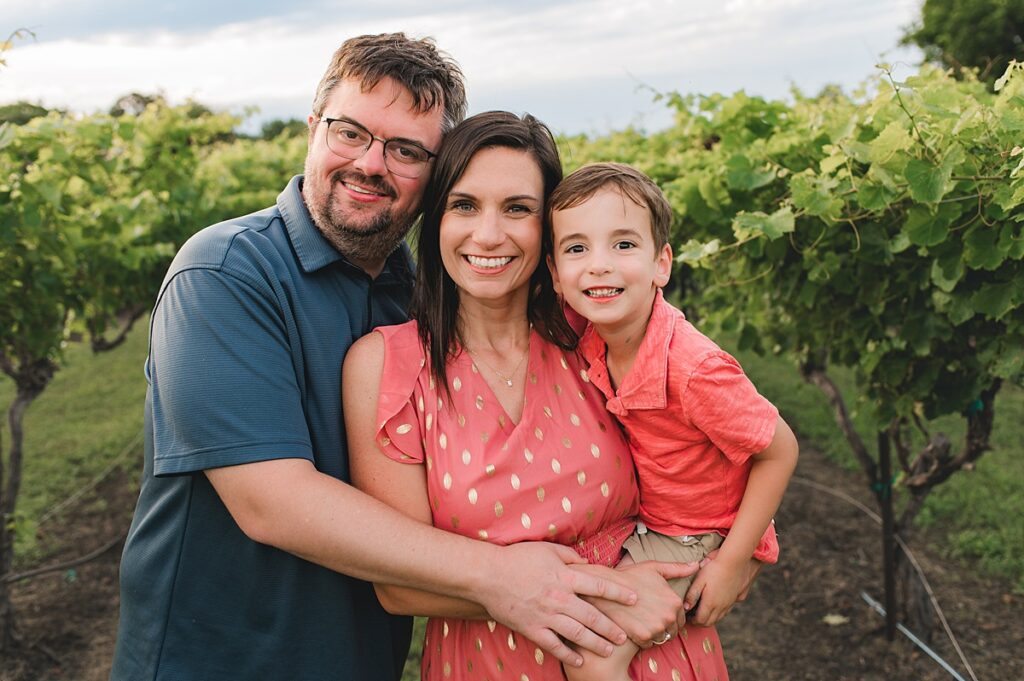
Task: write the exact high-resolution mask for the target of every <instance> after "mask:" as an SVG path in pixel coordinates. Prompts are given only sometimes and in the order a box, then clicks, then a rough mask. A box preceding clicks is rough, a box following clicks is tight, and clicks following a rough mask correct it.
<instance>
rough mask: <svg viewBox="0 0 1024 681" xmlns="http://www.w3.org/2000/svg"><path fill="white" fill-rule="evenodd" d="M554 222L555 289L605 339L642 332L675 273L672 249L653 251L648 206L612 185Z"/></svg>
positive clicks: (557, 213)
mask: <svg viewBox="0 0 1024 681" xmlns="http://www.w3.org/2000/svg"><path fill="white" fill-rule="evenodd" d="M551 222H552V229H553V240H554V257H553V258H552V259H549V261H548V266H549V267H550V268H551V276H552V278H553V279H554V284H555V290H556V291H557V292H558V293H560V294H562V296H564V298H565V301H566V302H567V303H568V304H569V306H570V307H572V309H574V310H576V312H578V313H579V314H581V315H582V316H583V317H585V318H587V319H588V320H590V321H591V322H593V324H594V326H595V328H596V329H597V331H598V333H600V334H601V336H602V337H604V338H605V339H606V340H607V339H608V336H609V334H616V335H619V334H621V333H624V332H625V333H626V336H625V337H628V338H636V337H638V336H639V335H642V334H643V333H644V332H645V331H646V328H647V320H648V319H649V318H650V314H651V305H652V304H653V302H654V295H655V292H656V291H657V289H658V288H660V287H662V286H664V285H665V284H667V283H668V278H669V275H670V274H671V272H672V249H671V247H670V246H669V245H668V244H665V246H664V247H662V248H660V249H655V247H654V238H653V236H652V235H651V216H650V213H649V212H648V210H647V209H646V208H645V207H643V206H639V205H637V204H636V203H634V202H633V201H632V200H631V199H630V198H629V197H627V196H625V195H623V194H621V193H620V192H619V191H618V189H617V188H615V187H614V186H612V187H604V188H601V189H599V190H598V191H597V193H595V194H594V195H593V196H591V197H590V198H589V199H587V200H585V201H584V202H583V203H581V204H579V205H577V206H573V207H572V208H567V209H565V210H559V211H555V212H554V213H553V214H552V217H551ZM634 334H636V335H634Z"/></svg>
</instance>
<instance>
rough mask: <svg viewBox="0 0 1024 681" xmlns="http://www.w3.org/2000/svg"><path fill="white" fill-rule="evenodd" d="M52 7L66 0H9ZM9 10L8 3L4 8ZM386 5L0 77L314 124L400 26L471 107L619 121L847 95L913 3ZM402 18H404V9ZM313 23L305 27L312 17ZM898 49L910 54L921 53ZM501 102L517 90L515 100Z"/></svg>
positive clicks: (89, 95) (171, 37)
mask: <svg viewBox="0 0 1024 681" xmlns="http://www.w3.org/2000/svg"><path fill="white" fill-rule="evenodd" d="M13 1H14V2H16V3H20V5H19V6H28V5H29V4H30V3H34V4H37V5H39V4H41V5H43V6H47V7H49V8H50V9H53V6H55V5H57V4H58V3H57V2H56V1H55V0H13ZM6 2H11V0H5V3H6ZM410 7H416V8H422V7H423V5H419V4H415V5H413V4H407V6H406V5H401V6H399V5H395V4H394V3H392V4H391V5H390V6H388V8H387V9H388V10H389V12H388V15H387V16H386V17H385V18H382V19H377V18H366V17H367V16H368V14H367V13H361V14H359V15H357V16H356V17H355V18H354V19H353V17H351V16H349V15H345V16H342V17H340V18H337V17H336V16H335V14H334V13H332V12H330V11H324V10H322V9H321V10H320V11H313V10H311V9H309V8H308V6H299V5H297V6H296V7H295V8H293V10H292V11H293V12H294V13H293V14H292V15H288V16H280V17H273V18H263V19H256V20H248V21H245V20H239V21H234V22H232V23H224V24H221V25H219V26H214V27H211V28H209V29H205V30H201V31H195V30H193V31H191V32H189V33H180V32H172V31H170V30H167V29H163V30H148V31H145V32H139V31H136V32H127V31H124V30H121V31H120V32H112V31H107V32H104V33H102V34H95V33H94V34H93V35H92V37H88V38H65V39H60V40H53V41H45V40H42V39H41V40H40V42H38V43H34V42H31V41H27V42H20V43H18V44H17V45H16V46H15V49H14V50H12V51H11V52H9V53H8V54H7V57H8V67H7V68H6V69H5V70H4V71H2V72H0V101H11V100H15V99H29V100H32V101H42V102H43V103H44V104H45V105H48V106H64V107H69V108H73V109H76V110H84V111H91V110H96V109H105V108H107V107H109V106H110V104H111V103H112V102H113V101H114V99H115V98H116V97H118V96H119V95H122V94H125V93H127V92H130V91H141V92H154V91H163V92H164V93H166V94H167V95H168V96H169V97H170V98H171V99H172V100H173V101H180V100H182V99H184V98H186V97H192V98H194V99H197V100H199V101H201V102H203V103H205V104H208V105H211V106H214V107H234V108H236V109H240V108H241V107H242V106H243V105H247V104H263V105H264V106H266V107H267V109H268V113H271V115H273V116H289V115H291V116H298V117H301V116H305V115H306V113H307V110H308V106H309V102H310V100H311V99H312V94H313V90H314V88H315V87H316V83H317V81H318V80H319V77H320V75H321V74H322V72H323V69H324V67H325V66H326V64H327V62H328V60H329V58H330V55H331V53H332V52H333V51H334V49H335V48H336V47H337V46H338V45H339V44H340V42H341V41H342V40H343V39H344V38H345V37H347V36H351V35H357V34H359V33H376V32H381V31H396V30H404V31H405V32H407V33H409V34H411V35H414V36H424V35H430V36H433V37H434V38H435V39H436V40H437V42H438V45H439V46H440V47H441V48H442V49H444V50H446V51H447V52H449V53H451V54H452V55H453V56H454V57H455V58H456V59H457V60H458V61H459V62H460V64H461V65H462V67H463V70H464V71H465V73H466V77H467V81H468V83H469V94H470V104H471V108H472V109H473V110H479V109H480V108H481V107H480V106H478V104H477V103H480V104H482V105H483V106H486V107H489V106H495V105H498V106H503V107H505V108H512V109H514V110H524V109H525V110H530V111H534V112H539V111H546V112H549V113H548V115H549V116H550V117H551V118H552V121H549V122H553V124H554V126H555V127H557V128H559V129H562V130H566V131H576V130H592V129H594V128H595V127H596V128H601V127H605V128H607V127H609V126H621V125H624V124H626V123H628V122H630V121H633V120H634V116H635V112H637V111H649V110H650V108H651V107H650V105H649V100H650V96H649V95H648V94H645V93H637V91H636V90H637V85H638V84H639V83H646V84H649V85H651V86H653V87H655V88H657V89H660V90H666V89H675V90H680V91H694V92H712V91H725V92H731V91H734V90H736V89H740V88H744V89H746V90H747V91H749V92H753V93H757V94H764V95H768V96H773V97H781V96H784V95H785V93H786V91H787V90H788V86H789V83H790V82H791V81H792V82H795V83H796V84H797V85H798V86H800V87H801V88H803V89H804V90H805V91H809V92H814V91H816V90H817V89H818V88H820V87H821V86H822V85H824V84H825V83H828V82H840V83H842V84H844V85H845V86H847V87H852V86H853V85H855V84H856V83H857V82H859V81H861V80H863V79H865V78H867V77H869V76H870V75H871V74H872V68H873V65H874V63H875V61H876V60H877V58H878V56H879V53H880V52H882V51H885V50H887V49H890V48H892V47H893V46H894V45H895V43H896V41H897V40H898V36H899V33H900V27H902V26H903V25H905V24H907V23H909V21H910V20H911V19H912V18H913V16H914V14H915V13H916V11H917V2H916V0H859V1H858V0H830V1H829V2H821V1H820V0H728V2H726V3H724V4H720V3H719V2H714V1H713V0H689V1H687V2H682V1H681V0H680V1H676V0H634V2H631V3H625V2H622V0H594V1H592V2H552V3H504V2H503V3H486V4H485V3H459V2H452V3H448V4H445V5H443V7H444V8H445V10H444V13H436V12H425V11H424V10H422V9H420V10H419V11H418V12H417V11H415V10H411V9H409V8H410ZM400 10H401V11H405V12H406V13H405V14H403V15H401V16H397V15H396V13H397V12H399V11H400ZM311 16H315V17H318V20H317V21H316V22H315V23H312V24H311V23H309V19H308V18H309V17H311ZM902 54H908V55H912V54H914V53H912V52H904V53H902ZM506 95H514V96H515V97H516V101H515V102H510V101H508V98H507V96H506Z"/></svg>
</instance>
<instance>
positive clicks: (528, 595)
mask: <svg viewBox="0 0 1024 681" xmlns="http://www.w3.org/2000/svg"><path fill="white" fill-rule="evenodd" d="M584 562H585V561H584V560H583V559H582V558H580V557H579V556H578V555H576V552H575V551H573V550H572V549H570V548H568V547H565V546H559V545H557V544H548V543H543V542H524V543H521V544H513V545H511V546H505V547H502V548H500V550H499V559H498V560H497V561H495V564H494V566H493V570H491V571H490V573H489V574H488V575H487V576H488V583H487V584H486V585H484V586H483V587H482V589H481V593H480V594H479V602H480V603H481V604H483V606H484V607H485V608H487V612H488V613H490V615H491V617H493V618H494V619H495V620H497V621H499V622H501V623H502V624H504V625H505V626H507V627H508V628H510V629H512V630H514V631H518V632H519V633H521V634H522V635H524V636H526V637H527V638H529V639H530V640H531V641H533V642H534V643H536V644H537V645H538V646H540V647H541V649H543V650H545V651H546V652H548V653H550V654H551V655H554V656H555V657H556V658H557V659H558V660H560V661H561V662H563V663H565V664H568V665H572V666H574V667H578V666H580V665H581V664H583V658H582V657H580V655H579V653H577V652H575V651H574V650H572V649H571V648H569V646H568V645H566V644H567V642H568V643H573V644H575V645H577V646H579V647H581V648H586V649H587V650H591V651H593V652H594V653H596V654H598V655H601V656H603V657H606V656H608V655H610V654H611V652H612V643H615V644H622V643H625V642H626V633H625V632H624V631H623V630H622V629H621V628H620V627H619V626H618V625H616V624H615V622H613V621H612V620H611V619H610V618H609V617H607V616H606V615H604V614H603V613H602V612H601V611H600V610H599V609H597V608H596V607H594V606H593V605H591V604H590V603H588V602H586V601H584V600H583V599H582V598H581V597H582V596H593V597H597V598H601V599H604V600H605V601H607V602H614V603H621V604H623V605H631V604H633V603H636V601H637V594H636V592H634V591H633V590H632V589H630V588H628V587H625V586H622V585H620V584H619V583H617V582H616V581H613V580H611V579H608V578H607V577H605V576H599V575H597V574H593V573H588V572H584V571H580V570H576V569H573V568H571V567H569V566H570V565H578V564H581V563H584ZM610 642H611V643H610Z"/></svg>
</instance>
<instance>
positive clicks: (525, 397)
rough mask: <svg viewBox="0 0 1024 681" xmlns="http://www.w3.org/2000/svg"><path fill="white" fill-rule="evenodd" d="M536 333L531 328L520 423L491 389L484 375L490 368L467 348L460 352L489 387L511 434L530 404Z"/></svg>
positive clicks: (504, 427) (504, 428)
mask: <svg viewBox="0 0 1024 681" xmlns="http://www.w3.org/2000/svg"><path fill="white" fill-rule="evenodd" d="M534 332H535V330H534V328H533V327H532V325H531V327H530V336H529V345H528V347H527V349H526V372H525V373H524V374H523V409H522V412H521V413H520V414H519V420H518V421H517V420H515V419H513V418H512V415H511V414H509V413H508V410H507V409H505V405H503V404H502V403H501V400H500V399H498V393H496V392H494V388H493V387H491V384H490V382H489V381H488V380H487V375H486V374H485V373H484V371H485V370H487V369H488V367H487V366H486V365H484V366H482V367H481V366H480V365H479V364H477V363H476V360H475V359H473V356H472V355H471V354H469V351H468V350H466V348H465V347H463V348H462V350H461V351H460V353H461V354H463V355H465V356H466V358H467V359H468V360H469V364H470V367H471V368H474V369H476V373H477V374H479V375H480V380H481V381H482V382H483V384H484V385H485V386H486V387H487V391H488V392H490V393H491V399H493V400H494V402H495V404H497V405H498V409H500V410H501V415H502V416H504V417H505V419H506V421H507V425H505V426H502V430H506V429H507V430H508V431H509V433H510V434H511V433H513V432H515V430H516V428H518V427H519V424H520V423H522V421H523V414H525V413H526V406H527V404H528V402H529V399H528V397H529V395H528V394H527V391H528V390H529V388H530V384H531V381H530V367H531V366H532V365H533V364H534V362H533V351H534V347H536V345H537V343H536V342H534V341H535V340H536V339H535V338H534ZM491 371H493V369H491ZM499 425H501V424H500V423H499Z"/></svg>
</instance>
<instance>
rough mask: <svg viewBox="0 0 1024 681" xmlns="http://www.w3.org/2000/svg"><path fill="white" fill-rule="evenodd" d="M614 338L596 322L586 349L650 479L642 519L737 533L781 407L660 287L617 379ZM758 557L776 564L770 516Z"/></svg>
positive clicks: (670, 527)
mask: <svg viewBox="0 0 1024 681" xmlns="http://www.w3.org/2000/svg"><path fill="white" fill-rule="evenodd" d="M606 349H607V346H606V345H605V342H604V341H603V340H602V339H601V337H600V336H599V335H598V334H597V333H596V332H595V331H594V328H593V327H592V326H588V328H587V329H586V331H585V332H584V334H583V338H582V339H581V341H580V352H581V354H582V355H583V357H584V358H585V359H586V360H587V361H588V362H589V363H590V368H589V370H588V374H589V378H590V380H591V381H592V382H593V383H594V385H595V386H596V387H597V388H598V389H600V390H601V392H602V393H603V394H604V396H605V398H606V399H607V405H606V406H607V408H608V411H610V412H611V413H612V414H614V415H615V416H616V417H618V419H619V421H620V422H621V423H622V425H623V427H624V428H625V431H626V434H627V438H628V441H629V447H630V451H631V453H632V455H633V460H634V462H635V464H636V469H637V475H638V478H639V484H640V519H641V520H642V521H643V522H644V524H645V525H647V527H648V528H650V529H651V530H654V531H656V532H659V533H661V534H665V535H669V536H680V535H693V534H703V533H707V532H717V533H719V534H721V535H723V536H724V535H726V534H728V531H729V528H730V527H732V524H733V522H734V521H735V519H736V513H737V511H738V510H739V505H740V501H741V500H742V499H743V493H744V491H745V490H746V485H747V477H748V475H749V474H750V467H751V457H752V456H753V455H754V454H757V453H759V452H761V451H763V450H764V449H765V448H767V447H768V445H769V444H770V443H771V441H772V438H773V437H774V435H775V426H776V423H777V421H778V415H779V412H778V410H777V409H776V408H775V406H774V405H773V404H772V403H771V402H769V401H768V400H767V399H765V398H764V397H763V396H761V395H760V394H759V393H758V392H757V389H756V388H755V387H754V385H753V384H752V383H751V382H750V379H748V378H747V376H746V374H744V373H743V369H742V368H741V367H740V365H739V363H738V362H737V361H736V360H735V359H734V358H733V357H732V356H731V355H729V353H727V352H725V351H724V350H722V349H721V348H719V347H718V346H717V345H716V344H715V343H714V342H713V341H711V339H709V338H708V337H707V336H705V335H704V334H702V333H701V332H699V331H698V330H697V329H696V328H694V326H693V325H692V324H690V322H688V321H687V320H686V318H685V316H684V315H683V313H682V312H680V311H679V310H677V309H676V308H674V307H673V306H671V305H670V304H668V303H667V302H666V301H665V300H664V297H663V296H662V293H661V291H660V290H659V291H658V292H657V296H656V298H655V301H654V308H653V310H652V311H651V318H650V321H649V322H648V325H647V332H646V334H645V336H644V339H643V341H642V342H641V345H640V349H639V351H638V354H637V357H636V359H635V360H634V363H633V368H632V370H631V371H630V372H629V374H627V375H626V376H625V377H624V379H623V380H622V382H621V385H620V386H619V389H618V391H616V390H614V389H613V388H612V386H611V379H610V377H609V374H608V366H607V363H606V359H605V353H606ZM754 557H755V558H757V559H758V560H761V561H764V562H768V563H774V562H775V561H777V560H778V542H777V539H776V536H775V528H774V525H769V527H768V529H767V530H766V531H765V534H764V536H763V537H762V539H761V542H760V544H759V545H758V547H757V550H756V551H755V553H754Z"/></svg>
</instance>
